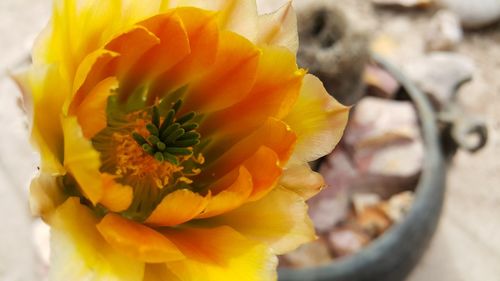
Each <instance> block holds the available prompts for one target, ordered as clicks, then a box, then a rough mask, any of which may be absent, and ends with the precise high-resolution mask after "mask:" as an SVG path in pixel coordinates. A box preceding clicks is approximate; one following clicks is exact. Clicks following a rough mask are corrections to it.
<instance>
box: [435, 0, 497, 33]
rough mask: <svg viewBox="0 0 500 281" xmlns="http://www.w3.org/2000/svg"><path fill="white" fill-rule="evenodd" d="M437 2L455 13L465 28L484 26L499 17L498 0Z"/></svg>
mask: <svg viewBox="0 0 500 281" xmlns="http://www.w3.org/2000/svg"><path fill="white" fill-rule="evenodd" d="M438 4H439V5H441V6H442V7H445V8H447V9H449V10H451V11H453V12H454V13H455V14H457V15H458V17H459V18H460V22H461V23H462V25H463V26H464V27H465V28H481V27H485V26H487V25H490V24H492V23H494V22H496V21H498V20H499V19H500V1H498V0H439V1H438Z"/></svg>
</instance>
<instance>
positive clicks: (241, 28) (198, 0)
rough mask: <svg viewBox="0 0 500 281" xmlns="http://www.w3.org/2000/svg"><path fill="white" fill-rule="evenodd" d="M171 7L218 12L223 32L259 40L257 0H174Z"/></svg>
mask: <svg viewBox="0 0 500 281" xmlns="http://www.w3.org/2000/svg"><path fill="white" fill-rule="evenodd" d="M170 6H171V7H183V6H189V7H198V8H201V9H205V10H211V11H218V12H219V13H218V14H219V16H218V18H219V19H218V21H219V25H220V26H221V28H222V29H223V30H230V31H233V32H236V33H238V34H240V35H242V36H244V37H245V38H247V39H248V40H250V41H252V42H255V40H256V39H257V4H256V1H255V0H211V1H206V0H172V1H171V3H170Z"/></svg>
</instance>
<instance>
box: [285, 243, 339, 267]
mask: <svg viewBox="0 0 500 281" xmlns="http://www.w3.org/2000/svg"><path fill="white" fill-rule="evenodd" d="M331 260H332V257H331V256H330V252H329V249H328V244H327V242H326V241H325V240H323V239H321V238H320V239H318V240H316V241H313V242H310V243H308V244H304V245H302V246H300V247H299V248H298V249H297V250H295V251H293V252H290V253H288V254H286V255H283V256H281V258H280V263H281V264H282V265H284V266H288V267H293V268H303V267H313V266H318V265H322V264H327V263H329V262H331Z"/></svg>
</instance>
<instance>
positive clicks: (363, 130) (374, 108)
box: [344, 97, 420, 151]
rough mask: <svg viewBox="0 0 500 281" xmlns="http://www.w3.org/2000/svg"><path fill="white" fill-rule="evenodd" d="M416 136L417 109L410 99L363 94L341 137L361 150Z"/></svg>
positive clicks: (417, 131)
mask: <svg viewBox="0 0 500 281" xmlns="http://www.w3.org/2000/svg"><path fill="white" fill-rule="evenodd" d="M419 137H420V132H419V127H418V122H417V113H416V111H415V108H414V107H413V105H412V104H411V103H410V102H406V101H393V100H385V99H381V98H374V97H366V98H363V99H362V100H361V101H360V102H359V103H358V104H357V106H356V107H355V109H354V113H353V115H352V117H351V121H350V123H349V127H348V128H347V130H346V133H345V135H344V141H345V143H346V144H348V145H349V146H350V147H351V149H352V150H353V151H360V150H361V149H365V148H370V149H373V148H377V147H380V146H386V145H388V144H391V143H394V142H401V141H412V140H415V139H417V138H419Z"/></svg>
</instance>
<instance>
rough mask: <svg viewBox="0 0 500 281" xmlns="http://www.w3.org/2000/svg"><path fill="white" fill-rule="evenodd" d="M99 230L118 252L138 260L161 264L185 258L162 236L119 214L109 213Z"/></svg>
mask: <svg viewBox="0 0 500 281" xmlns="http://www.w3.org/2000/svg"><path fill="white" fill-rule="evenodd" d="M97 229H98V230H99V232H100V233H101V235H102V236H103V237H104V239H105V240H106V241H107V242H108V243H109V244H110V245H111V246H112V247H113V248H114V249H115V250H116V251H118V252H120V253H122V254H124V255H127V256H129V257H131V258H134V259H136V260H139V261H142V262H147V263H161V262H168V261H174V260H179V259H183V258H184V256H183V255H182V253H181V252H179V250H178V249H177V247H176V246H175V245H174V244H173V243H172V242H171V241H170V240H169V239H167V238H166V237H165V236H163V235H162V234H160V233H158V232H156V231H155V230H153V229H152V228H149V227H147V226H145V225H142V224H139V223H136V222H133V221H131V220H127V219H125V218H122V217H121V216H119V215H117V214H113V213H108V214H107V215H106V216H105V217H104V219H102V221H101V222H100V223H99V224H98V225H97Z"/></svg>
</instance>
